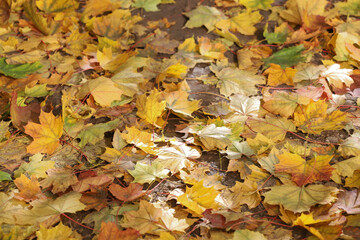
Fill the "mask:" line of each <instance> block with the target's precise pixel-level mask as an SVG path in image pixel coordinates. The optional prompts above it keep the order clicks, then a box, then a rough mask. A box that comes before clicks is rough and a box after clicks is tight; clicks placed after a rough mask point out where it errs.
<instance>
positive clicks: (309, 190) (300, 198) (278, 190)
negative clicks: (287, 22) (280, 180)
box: [263, 185, 339, 212]
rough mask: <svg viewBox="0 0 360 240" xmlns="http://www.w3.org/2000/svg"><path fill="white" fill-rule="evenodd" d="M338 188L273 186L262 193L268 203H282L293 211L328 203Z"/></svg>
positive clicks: (333, 198) (333, 197)
mask: <svg viewBox="0 0 360 240" xmlns="http://www.w3.org/2000/svg"><path fill="white" fill-rule="evenodd" d="M338 192H339V189H337V188H335V187H330V186H324V185H309V186H306V187H304V186H302V187H298V186H286V185H281V186H274V187H271V188H270V191H269V192H266V193H264V194H263V195H264V196H265V200H264V201H265V202H266V203H268V204H282V205H283V206H284V208H285V209H287V210H290V211H293V212H305V211H309V210H310V207H312V206H314V205H315V204H329V203H330V202H332V201H334V200H335V199H336V197H335V195H336V194H337V193H338ZM284 196H286V197H284Z"/></svg>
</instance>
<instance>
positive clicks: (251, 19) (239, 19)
mask: <svg viewBox="0 0 360 240" xmlns="http://www.w3.org/2000/svg"><path fill="white" fill-rule="evenodd" d="M261 19H262V16H261V14H260V13H259V11H254V12H242V13H239V14H237V15H236V16H235V17H232V18H230V19H224V20H221V21H219V22H217V23H216V25H215V26H216V27H218V28H220V29H224V30H228V29H230V30H231V31H233V32H239V33H241V34H244V35H253V34H254V33H255V31H256V27H255V26H254V24H256V23H259V22H260V21H261Z"/></svg>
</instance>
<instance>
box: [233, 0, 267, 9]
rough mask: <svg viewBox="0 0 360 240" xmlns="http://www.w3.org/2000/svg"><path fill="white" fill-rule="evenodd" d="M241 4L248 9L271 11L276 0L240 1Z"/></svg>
mask: <svg viewBox="0 0 360 240" xmlns="http://www.w3.org/2000/svg"><path fill="white" fill-rule="evenodd" d="M238 2H239V3H241V4H242V5H244V6H245V7H246V8H247V9H251V10H254V9H255V10H256V9H263V10H266V9H269V8H270V7H271V4H272V3H273V2H274V0H238Z"/></svg>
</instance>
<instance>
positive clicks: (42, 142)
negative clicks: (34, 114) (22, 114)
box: [24, 111, 63, 154]
mask: <svg viewBox="0 0 360 240" xmlns="http://www.w3.org/2000/svg"><path fill="white" fill-rule="evenodd" d="M39 120H40V124H38V123H34V122H29V123H28V124H27V125H26V126H25V127H24V128H25V133H26V134H28V135H30V136H31V137H32V138H33V139H34V141H33V142H32V143H31V144H30V145H29V146H28V147H27V152H28V153H32V154H35V153H47V154H52V153H53V152H54V151H55V150H56V148H57V147H58V146H59V144H60V141H59V139H60V137H61V136H62V133H63V122H62V119H61V117H57V118H56V117H55V116H54V115H53V114H52V113H46V112H43V111H41V113H40V117H39Z"/></svg>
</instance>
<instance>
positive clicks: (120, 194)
mask: <svg viewBox="0 0 360 240" xmlns="http://www.w3.org/2000/svg"><path fill="white" fill-rule="evenodd" d="M142 189H143V186H142V185H141V184H138V183H130V184H129V186H128V187H121V186H119V185H117V184H114V183H112V184H111V185H110V186H109V191H110V192H111V194H112V195H114V196H115V197H116V198H117V199H119V200H121V201H126V202H130V201H133V200H135V199H137V198H139V197H141V196H143V195H144V194H145V192H143V190H142Z"/></svg>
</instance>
